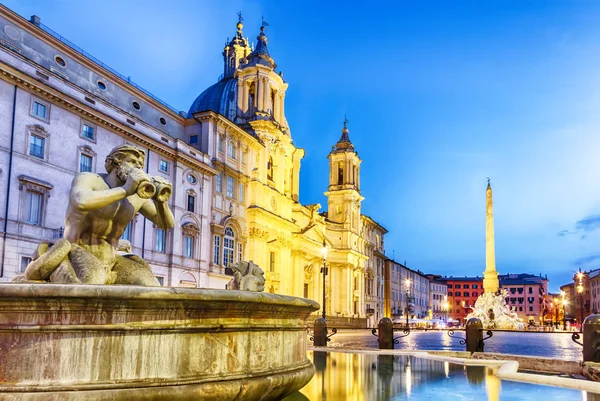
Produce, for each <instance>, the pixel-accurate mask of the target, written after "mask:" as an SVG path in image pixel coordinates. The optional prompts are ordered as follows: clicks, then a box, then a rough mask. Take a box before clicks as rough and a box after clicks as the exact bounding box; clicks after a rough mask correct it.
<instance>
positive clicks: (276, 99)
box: [272, 89, 279, 121]
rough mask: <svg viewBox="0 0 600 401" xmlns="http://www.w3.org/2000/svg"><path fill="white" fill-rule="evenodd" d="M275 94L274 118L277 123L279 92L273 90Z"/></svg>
mask: <svg viewBox="0 0 600 401" xmlns="http://www.w3.org/2000/svg"><path fill="white" fill-rule="evenodd" d="M273 91H274V92H275V94H274V95H273V105H272V107H273V118H274V119H275V121H279V91H278V90H277V89H273Z"/></svg>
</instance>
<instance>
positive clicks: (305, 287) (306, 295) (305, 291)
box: [304, 283, 368, 309]
mask: <svg viewBox="0 0 600 401" xmlns="http://www.w3.org/2000/svg"><path fill="white" fill-rule="evenodd" d="M304 298H308V284H307V283H304ZM367 309H368V305H367Z"/></svg>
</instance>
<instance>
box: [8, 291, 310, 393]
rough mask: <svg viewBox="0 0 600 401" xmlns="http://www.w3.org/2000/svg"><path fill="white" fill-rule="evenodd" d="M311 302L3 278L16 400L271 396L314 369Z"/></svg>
mask: <svg viewBox="0 0 600 401" xmlns="http://www.w3.org/2000/svg"><path fill="white" fill-rule="evenodd" d="M318 309H319V305H318V303H316V302H314V301H311V300H307V299H302V298H295V297H288V296H282V295H275V294H266V293H253V292H246V291H227V290H203V289H183V288H155V287H133V286H106V285H104V286H95V285H63V284H0V393H4V394H6V393H9V394H10V396H11V399H14V400H48V399H61V400H63V399H67V400H84V399H85V400H120V399H127V400H128V401H130V400H143V399H152V400H163V399H164V400H176V399H181V400H187V399H189V400H196V401H198V400H223V401H225V400H234V399H235V400H277V399H280V398H282V397H283V396H285V395H286V394H289V393H291V392H293V391H295V390H297V389H299V388H302V387H303V386H304V385H305V384H306V383H307V382H308V381H309V380H310V378H311V377H312V376H313V374H314V366H313V365H312V363H311V362H310V361H309V360H308V359H307V357H306V342H307V336H306V326H307V324H308V323H307V319H308V318H309V317H310V314H311V313H312V312H314V311H316V310H318Z"/></svg>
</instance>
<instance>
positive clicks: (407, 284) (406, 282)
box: [404, 278, 410, 328]
mask: <svg viewBox="0 0 600 401" xmlns="http://www.w3.org/2000/svg"><path fill="white" fill-rule="evenodd" d="M404 282H405V284H406V328H408V297H409V296H410V292H409V291H410V278H407V279H406V280H405V281H404Z"/></svg>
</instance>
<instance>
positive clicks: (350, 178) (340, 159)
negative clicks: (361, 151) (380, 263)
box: [325, 119, 364, 232]
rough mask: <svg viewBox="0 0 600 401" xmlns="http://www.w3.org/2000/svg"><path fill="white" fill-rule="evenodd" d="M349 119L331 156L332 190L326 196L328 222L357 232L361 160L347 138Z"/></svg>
mask: <svg viewBox="0 0 600 401" xmlns="http://www.w3.org/2000/svg"><path fill="white" fill-rule="evenodd" d="M348 132H349V131H348V119H344V128H343V129H342V136H341V138H340V140H339V141H337V143H336V144H335V145H334V146H333V147H332V149H331V152H330V153H329V156H327V157H328V158H329V187H328V191H327V192H325V196H327V218H328V219H329V220H331V221H334V222H336V223H343V224H344V228H345V229H347V230H350V231H354V232H358V230H359V223H360V204H361V202H362V200H363V199H364V198H363V197H362V196H361V195H360V164H361V163H362V160H360V158H359V157H358V152H357V151H355V150H354V145H353V144H352V142H351V141H350V137H349V135H348Z"/></svg>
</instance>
